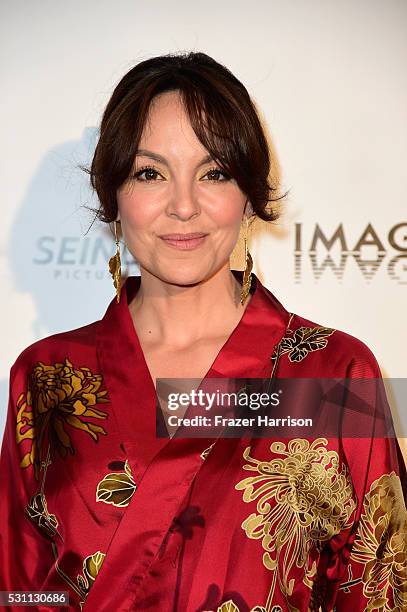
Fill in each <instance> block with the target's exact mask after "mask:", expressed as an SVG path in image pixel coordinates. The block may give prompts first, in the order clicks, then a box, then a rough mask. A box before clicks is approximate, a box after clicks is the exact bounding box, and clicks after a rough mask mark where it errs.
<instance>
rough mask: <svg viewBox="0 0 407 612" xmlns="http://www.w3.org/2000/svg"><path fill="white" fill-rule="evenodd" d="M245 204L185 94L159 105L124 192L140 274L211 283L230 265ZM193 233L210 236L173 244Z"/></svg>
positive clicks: (122, 207)
mask: <svg viewBox="0 0 407 612" xmlns="http://www.w3.org/2000/svg"><path fill="white" fill-rule="evenodd" d="M246 201H247V198H246V196H245V195H244V194H243V192H242V191H241V190H240V188H239V187H238V185H237V183H236V181H235V180H234V179H230V178H229V177H228V176H226V175H225V174H223V173H222V171H221V170H220V168H219V166H218V165H217V164H216V163H215V162H213V161H211V160H210V156H209V155H208V151H207V150H206V149H205V148H204V147H203V145H202V144H201V143H200V142H199V140H198V139H197V137H196V135H195V132H194V131H193V129H192V126H191V124H190V121H189V118H188V115H187V114H186V112H185V111H184V108H183V105H182V102H181V99H180V97H179V94H178V92H176V91H171V92H166V93H163V94H160V95H159V96H157V97H156V98H154V100H153V102H152V104H151V106H150V112H149V117H148V120H147V122H146V125H145V127H144V132H143V134H142V137H141V140H140V143H139V147H138V153H137V155H136V159H135V163H134V170H133V172H132V175H131V177H130V178H129V179H128V181H127V182H126V183H124V184H123V185H122V186H121V187H120V189H119V190H118V192H117V202H118V208H119V212H118V219H120V221H121V229H122V234H123V238H124V241H125V242H126V244H127V248H128V249H129V251H130V252H131V254H132V255H133V257H135V259H136V260H137V261H138V263H139V265H140V267H141V268H144V269H145V270H146V271H148V272H149V273H150V274H152V275H154V276H155V277H157V278H159V279H161V280H163V281H164V282H168V283H172V284H177V285H190V284H194V283H198V282H200V281H202V280H205V279H207V278H209V277H211V276H212V275H213V274H215V273H216V272H217V271H219V270H220V269H221V268H223V267H225V266H226V265H229V257H230V254H231V252H232V250H233V248H234V246H235V244H236V241H237V239H238V236H239V229H240V224H241V221H242V218H243V215H244V211H245V204H246ZM248 206H250V205H248ZM192 233H199V234H204V237H203V238H201V239H198V240H195V242H194V241H191V240H183V241H180V240H175V241H174V240H173V241H171V237H170V238H169V239H168V235H170V234H173V235H174V234H175V235H176V234H178V235H181V237H182V236H184V237H185V235H186V234H192ZM164 236H167V239H165V238H164ZM179 237H180V236H178V238H179ZM173 238H174V236H173ZM175 238H177V236H175Z"/></svg>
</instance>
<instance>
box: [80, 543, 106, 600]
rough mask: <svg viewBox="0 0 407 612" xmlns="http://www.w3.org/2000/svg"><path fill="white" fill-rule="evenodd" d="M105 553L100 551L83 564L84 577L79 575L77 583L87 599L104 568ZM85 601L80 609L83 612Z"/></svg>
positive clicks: (87, 558)
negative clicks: (101, 569)
mask: <svg viewBox="0 0 407 612" xmlns="http://www.w3.org/2000/svg"><path fill="white" fill-rule="evenodd" d="M105 557H106V555H105V553H102V552H100V550H98V551H97V552H95V553H94V554H93V555H89V557H86V559H85V560H84V562H83V576H82V575H81V574H78V576H77V582H78V585H79V588H80V590H81V591H82V592H83V593H84V594H85V599H86V597H87V596H88V593H89V591H90V589H91V587H92V585H93V583H94V582H95V580H96V578H97V575H98V573H99V572H100V568H101V567H102V563H103V561H104V560H105ZM84 603H85V600H83V601H81V602H80V607H81V610H82V607H83V604H84Z"/></svg>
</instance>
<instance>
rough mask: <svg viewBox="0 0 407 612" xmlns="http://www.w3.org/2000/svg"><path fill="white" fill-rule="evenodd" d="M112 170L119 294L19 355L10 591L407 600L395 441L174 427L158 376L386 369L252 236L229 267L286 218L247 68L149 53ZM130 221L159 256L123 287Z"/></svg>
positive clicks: (95, 600) (110, 126)
mask: <svg viewBox="0 0 407 612" xmlns="http://www.w3.org/2000/svg"><path fill="white" fill-rule="evenodd" d="M90 173H91V181H92V185H93V187H94V188H95V189H96V191H97V194H98V197H99V200H100V210H99V211H98V214H99V216H100V218H101V219H102V221H104V222H107V223H112V222H113V223H114V227H115V231H116V243H117V252H116V254H115V255H114V256H113V257H112V259H111V261H110V270H111V272H112V275H113V278H114V284H115V287H116V292H117V295H116V296H115V298H114V299H113V300H112V302H111V304H110V305H109V307H108V309H107V312H106V314H105V315H104V317H103V319H102V320H101V321H96V322H94V323H92V324H90V325H86V326H84V327H82V328H80V329H76V330H72V331H67V332H63V333H60V334H55V335H53V336H51V337H49V338H45V339H43V340H40V341H38V342H36V343H34V344H33V345H31V346H30V347H28V348H27V349H26V350H25V351H23V352H22V354H21V355H20V356H19V357H18V359H17V360H16V362H15V364H14V365H13V367H12V370H11V377H10V379H11V380H10V403H9V412H8V418H7V424H6V430H5V435H4V441H3V446H2V454H1V464H0V473H1V479H2V496H1V501H0V517H1V522H0V525H1V544H2V548H1V563H2V567H1V572H0V587H1V588H0V590H9V591H11V590H25V591H28V590H30V591H47V592H48V591H66V592H67V593H68V594H69V608H68V609H69V610H85V611H89V612H90V611H95V612H96V611H97V612H107V611H109V612H111V611H116V610H117V611H119V610H123V611H124V610H148V611H151V612H152V611H159V612H167V611H168V612H170V611H171V612H173V611H180V612H181V611H182V612H184V611H188V612H189V611H191V612H196V611H200V612H203V611H205V610H206V611H209V610H211V611H218V612H226V611H230V610H233V611H235V612H248V611H249V610H250V611H252V612H260V611H263V612H264V611H267V612H270V611H272V610H273V611H274V612H277V611H279V610H280V611H286V610H287V611H288V610H290V611H291V612H292V611H294V610H300V611H303V610H304V611H306V610H319V609H320V610H334V609H336V610H345V609H346V610H365V609H366V610H376V609H377V610H383V611H384V610H402V609H406V608H405V607H406V606H407V587H406V565H407V561H406V541H405V533H406V507H405V499H404V498H403V492H402V486H401V481H402V479H403V478H404V477H405V470H404V466H403V463H402V461H401V458H400V452H399V448H398V444H397V441H396V440H395V439H392V438H390V437H382V438H379V437H375V436H374V434H373V433H372V435H367V436H363V435H360V437H359V438H358V439H357V440H356V439H355V438H349V437H345V438H343V437H339V436H337V437H335V436H333V437H330V438H329V439H328V438H326V437H307V436H306V435H305V436H304V435H302V436H301V435H300V436H292V437H290V436H287V435H286V437H284V438H283V437H278V436H274V437H272V436H269V437H266V438H265V437H260V436H257V437H254V436H251V437H249V438H248V437H244V436H242V437H232V438H227V437H224V436H222V435H215V436H210V435H207V436H205V434H204V435H202V432H201V435H200V436H196V437H188V436H182V435H179V431H180V430H177V428H175V431H176V433H175V434H174V431H170V434H174V435H167V437H159V436H157V435H156V415H155V406H156V399H157V395H156V393H157V392H158V385H157V389H156V387H155V382H156V380H157V379H165V378H178V379H180V378H185V379H197V380H199V381H203V382H206V381H209V380H210V379H214V378H215V379H216V378H218V379H228V380H231V381H233V380H238V379H242V378H244V379H245V380H250V379H261V378H267V379H269V378H270V377H273V380H274V379H277V378H281V379H283V378H299V379H303V378H318V377H319V378H326V379H329V378H357V377H362V378H380V371H379V367H378V365H377V362H376V360H375V358H374V356H373V355H372V353H371V352H370V350H369V349H368V348H367V347H366V346H365V345H364V344H363V343H362V342H361V341H359V340H358V339H356V338H354V337H352V336H350V335H348V334H346V333H344V332H341V331H339V330H335V329H331V328H327V327H323V326H321V325H317V324H316V323H313V322H311V321H308V320H306V319H304V318H303V317H301V316H299V315H296V314H292V313H289V312H287V310H286V309H285V308H284V307H283V306H282V304H280V302H279V301H278V300H277V299H276V298H275V297H274V296H273V295H272V293H271V292H270V291H269V290H268V289H267V288H266V287H264V286H263V285H262V284H261V282H260V281H259V279H258V278H257V277H256V275H255V274H254V273H252V272H251V263H252V262H251V257H250V254H249V253H248V251H247V252H246V269H245V271H244V273H241V272H239V271H235V270H233V271H231V270H230V269H229V256H230V254H231V252H232V250H233V248H234V246H235V243H236V241H237V239H238V235H239V230H240V227H241V225H243V228H246V232H247V224H248V220H249V218H254V217H255V216H257V217H260V218H262V219H264V220H267V221H272V220H273V219H275V218H276V214H277V213H276V211H275V209H274V208H271V209H270V204H269V203H270V202H274V200H273V199H272V198H271V197H270V195H271V192H272V191H273V189H274V187H273V185H272V184H270V183H269V176H270V157H269V151H268V147H267V142H266V138H265V136H264V133H263V130H262V127H261V124H260V121H259V119H258V116H257V114H256V110H255V108H254V105H253V103H252V101H251V99H250V97H249V95H248V93H247V91H246V89H245V88H244V86H243V85H242V84H241V83H240V82H239V81H238V80H237V79H236V78H235V77H234V76H233V75H232V74H231V73H230V72H229V71H228V70H227V69H226V68H225V67H223V66H222V65H220V64H218V63H217V62H215V61H214V60H213V59H211V58H210V57H208V56H207V55H205V54H202V53H188V54H179V55H167V56H162V57H156V58H152V59H149V60H147V61H144V62H141V63H140V64H138V65H137V66H135V67H134V68H133V69H132V70H130V72H129V73H128V74H126V75H125V76H124V77H123V79H122V80H121V81H120V83H119V84H118V85H117V87H116V89H115V91H114V92H113V95H112V97H111V99H110V101H109V103H108V105H107V108H106V110H105V112H104V115H103V119H102V122H101V130H100V139H99V142H98V145H97V148H96V151H95V155H94V159H93V162H92V167H91V170H90ZM120 239H122V240H123V241H124V242H125V243H126V245H127V248H128V249H129V251H130V252H131V253H132V255H133V256H134V257H135V259H136V260H137V261H138V262H139V265H140V271H141V275H140V277H130V278H128V279H127V280H126V282H125V283H123V284H122V282H121V273H120ZM246 239H247V233H246ZM246 246H247V242H246ZM170 412H171V411H170V409H167V411H166V413H167V414H170ZM167 414H165V415H164V416H161V417H160V415H159V417H160V418H159V420H158V422H157V423H158V425H159V426H160V431H161V433H162V432H163V431H164V430H163V429H162V425H163V423H164V425H167ZM188 414H189V413H188ZM170 429H171V428H170ZM6 609H8V608H6ZM10 609H13V608H12V607H11V608H10ZM37 609H38V610H46V609H49V608H48V607H47V606H41V605H38V607H37Z"/></svg>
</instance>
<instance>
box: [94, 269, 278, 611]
mask: <svg viewBox="0 0 407 612" xmlns="http://www.w3.org/2000/svg"><path fill="white" fill-rule="evenodd" d="M233 274H234V275H235V277H236V278H237V279H238V280H239V281H240V282H242V272H240V271H233ZM252 276H253V282H252V289H251V291H252V294H253V295H252V299H251V301H250V303H249V304H248V306H247V308H246V310H245V311H244V313H243V316H242V318H241V320H240V322H239V324H238V325H237V327H236V328H235V329H234V330H233V332H232V334H231V335H230V337H229V338H228V340H227V341H226V343H225V344H224V345H223V347H222V349H221V350H220V351H219V353H218V355H217V357H216V359H215V360H214V362H213V364H212V366H211V368H210V369H209V371H208V372H207V375H206V377H205V379H207V378H263V377H268V376H269V375H270V372H271V361H270V357H271V355H272V353H273V350H274V347H275V345H276V344H277V343H278V342H279V341H280V340H281V338H282V337H283V336H284V332H285V330H286V327H287V324H288V321H289V313H288V312H287V311H286V310H285V309H284V308H283V306H282V305H281V304H280V302H278V300H276V298H275V297H274V296H273V295H272V294H271V292H270V291H268V290H267V289H266V288H265V287H264V286H263V285H262V284H261V283H260V281H259V280H258V278H257V277H256V276H255V275H254V274H253V275H252ZM139 286H140V278H139V277H129V278H128V279H127V281H126V283H125V284H124V286H123V288H122V292H121V299H120V303H119V304H118V303H117V302H116V299H114V300H113V301H112V302H111V304H110V305H109V308H108V310H107V312H106V314H105V316H104V318H103V319H102V321H100V324H99V329H98V333H97V352H98V358H99V360H100V366H101V370H102V373H103V376H104V378H105V382H106V386H107V388H108V391H109V397H110V399H111V403H112V404H111V406H112V408H111V409H112V413H113V415H114V419H115V421H116V425H117V429H118V431H119V435H120V438H121V440H122V445H123V448H124V449H125V452H126V455H127V458H128V461H129V464H130V467H131V471H132V475H133V478H134V481H135V483H136V487H137V488H136V491H135V493H134V495H133V496H132V499H131V501H130V503H129V505H128V507H127V508H125V510H124V514H123V517H122V519H121V521H120V524H119V527H118V528H117V529H116V531H115V533H114V534H113V537H112V540H111V542H110V545H109V547H108V550H107V551H104V552H105V555H106V556H105V559H104V562H103V564H102V567H101V569H100V571H99V574H98V576H97V579H96V581H95V583H94V584H93V586H92V589H91V590H90V592H89V594H88V597H87V599H86V602H85V604H84V606H83V609H84V610H86V611H89V612H90V611H91V610H95V611H96V610H97V611H98V612H104V611H106V612H107V611H109V612H110V611H111V610H113V609H114V610H119V609H120V610H125V609H126V610H127V609H129V607H130V604H131V602H132V601H133V600H134V598H135V597H136V593H137V591H138V589H139V587H140V585H141V584H142V582H143V579H144V577H145V575H146V573H147V571H148V568H149V566H150V565H151V563H152V561H153V560H154V558H155V557H156V556H157V554H158V552H159V549H160V546H161V545H162V543H163V541H164V539H165V535H166V533H167V532H168V530H169V528H170V526H171V523H172V521H173V519H174V517H175V516H176V515H177V511H178V509H179V508H180V507H181V505H182V502H183V500H184V499H185V497H186V496H187V495H188V491H189V489H190V487H191V484H192V482H193V480H194V478H195V476H196V474H197V473H198V472H199V470H200V469H201V467H202V465H203V462H204V459H205V456H206V455H204V454H203V453H204V451H206V450H207V449H208V447H210V446H211V445H213V444H214V443H217V444H219V443H221V438H220V435H221V434H219V436H218V437H217V438H215V440H214V439H213V438H199V439H198V438H177V436H176V435H175V436H174V437H173V438H172V439H168V438H167V439H165V438H157V437H156V400H157V396H156V392H155V387H154V383H153V381H152V379H151V375H150V372H149V370H148V367H147V363H146V361H145V358H144V355H143V352H142V349H141V345H140V342H139V339H138V337H137V333H136V330H135V328H134V325H133V322H132V319H131V315H130V312H129V308H128V304H129V302H130V301H131V299H132V298H133V297H134V295H135V294H136V292H137V291H138V288H139ZM124 601H126V603H127V604H128V606H129V607H120V608H119V607H118V606H119V605H120V604H122V605H123V603H124ZM119 602H120V603H119Z"/></svg>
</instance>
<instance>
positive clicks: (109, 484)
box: [96, 460, 137, 507]
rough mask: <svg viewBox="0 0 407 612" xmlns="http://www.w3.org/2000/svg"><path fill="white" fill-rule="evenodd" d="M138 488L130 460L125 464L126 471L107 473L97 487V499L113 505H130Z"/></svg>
mask: <svg viewBox="0 0 407 612" xmlns="http://www.w3.org/2000/svg"><path fill="white" fill-rule="evenodd" d="M136 488H137V485H136V483H135V482H134V479H133V475H132V473H131V468H130V465H129V462H128V461H127V460H126V462H125V464H124V472H112V473H110V474H106V476H105V477H104V478H103V480H101V481H100V482H99V484H98V486H97V489H96V501H102V502H105V504H112V505H113V506H117V507H122V506H128V505H129V503H130V500H131V498H132V497H133V495H134V492H135V490H136Z"/></svg>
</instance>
